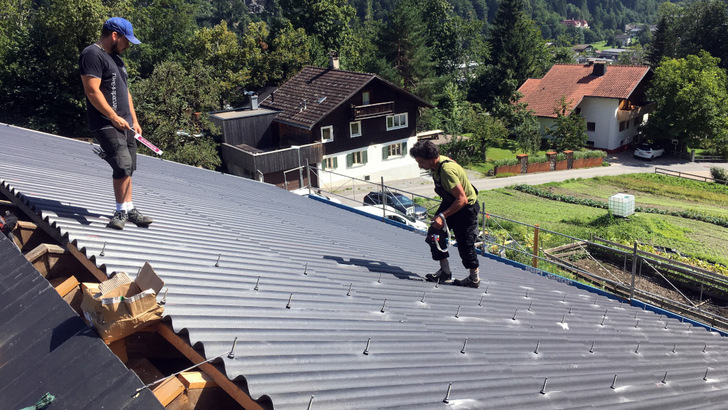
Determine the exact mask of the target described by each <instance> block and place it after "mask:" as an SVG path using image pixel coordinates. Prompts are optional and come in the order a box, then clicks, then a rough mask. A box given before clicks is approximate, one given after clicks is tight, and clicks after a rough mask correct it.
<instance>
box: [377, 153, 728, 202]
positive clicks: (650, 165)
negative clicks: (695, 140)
mask: <svg viewBox="0 0 728 410" xmlns="http://www.w3.org/2000/svg"><path fill="white" fill-rule="evenodd" d="M605 160H606V161H608V162H609V163H610V164H611V165H610V166H608V167H595V168H580V169H571V170H565V171H552V172H541V173H534V174H521V175H515V176H512V177H507V178H494V177H486V178H477V179H471V180H470V181H471V182H472V184H473V185H474V186H475V187H476V188H477V189H478V190H479V191H482V190H489V189H496V188H504V187H507V186H510V185H516V184H529V185H540V184H545V183H547V182H559V181H565V180H567V179H572V178H593V177H597V176H605V175H621V174H633V173H654V172H655V168H656V167H660V168H668V169H670V170H671V171H678V172H684V173H689V174H694V175H698V176H703V177H710V167H711V166H718V167H722V168H728V164H725V163H706V162H689V161H687V160H684V159H680V158H674V157H669V156H665V157H662V158H657V159H654V160H652V161H647V160H640V159H636V158H634V157H633V156H632V151H625V152H621V153H618V154H609V155H607V158H605ZM384 183H385V184H386V185H388V186H390V187H392V188H396V189H399V190H402V191H406V192H409V193H413V194H417V195H422V196H427V197H432V196H434V185H433V183H432V178H430V177H428V176H423V177H420V178H415V179H406V180H399V181H384Z"/></svg>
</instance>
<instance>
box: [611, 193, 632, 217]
mask: <svg viewBox="0 0 728 410" xmlns="http://www.w3.org/2000/svg"><path fill="white" fill-rule="evenodd" d="M609 211H610V212H611V213H612V215H614V216H621V217H623V218H626V217H628V216H630V215H632V214H634V195H629V194H616V195H612V196H610V197H609Z"/></svg>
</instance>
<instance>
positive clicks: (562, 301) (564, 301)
mask: <svg viewBox="0 0 728 410" xmlns="http://www.w3.org/2000/svg"><path fill="white" fill-rule="evenodd" d="M561 303H566V294H564V298H563V299H561Z"/></svg>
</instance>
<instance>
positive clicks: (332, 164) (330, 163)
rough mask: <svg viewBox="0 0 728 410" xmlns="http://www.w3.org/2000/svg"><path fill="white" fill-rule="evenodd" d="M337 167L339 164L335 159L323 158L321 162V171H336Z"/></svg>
mask: <svg viewBox="0 0 728 410" xmlns="http://www.w3.org/2000/svg"><path fill="white" fill-rule="evenodd" d="M338 166H339V164H338V161H337V160H336V157H331V158H324V159H323V161H321V169H336V168H338Z"/></svg>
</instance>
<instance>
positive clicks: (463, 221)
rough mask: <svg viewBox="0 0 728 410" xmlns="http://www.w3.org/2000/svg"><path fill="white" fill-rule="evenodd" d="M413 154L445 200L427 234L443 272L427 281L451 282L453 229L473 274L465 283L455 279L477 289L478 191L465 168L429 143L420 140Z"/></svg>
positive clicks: (457, 283)
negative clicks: (449, 244) (449, 245)
mask: <svg viewBox="0 0 728 410" xmlns="http://www.w3.org/2000/svg"><path fill="white" fill-rule="evenodd" d="M410 155H411V156H412V157H413V158H414V159H415V161H417V165H418V166H419V167H420V168H422V169H426V170H429V171H430V174H431V175H432V179H433V180H434V182H435V193H436V194H437V195H439V196H440V197H441V198H442V203H441V204H440V207H439V208H437V212H436V215H435V217H434V219H433V220H432V225H431V226H430V229H429V230H428V232H427V242H428V243H429V244H430V250H431V252H432V259H433V260H436V261H439V262H440V269H438V270H437V272H435V273H434V274H427V275H425V278H426V279H427V280H428V281H431V282H441V283H442V282H447V281H449V280H451V279H452V272H451V270H450V262H449V261H448V258H449V257H450V253H449V252H448V251H447V237H448V232H446V231H445V229H443V228H445V226H446V225H447V227H448V228H449V229H452V230H453V232H454V233H455V240H456V241H457V245H458V246H457V249H458V253H459V254H460V259H462V262H463V266H465V268H467V269H469V270H470V274H469V275H468V277H466V278H465V279H463V280H458V279H456V280H454V281H453V282H452V283H453V284H454V285H458V286H467V287H471V288H477V287H479V286H480V276H479V271H478V266H479V263H478V253H477V252H476V250H475V241H476V239H477V237H478V210H479V209H478V190H477V189H475V187H474V186H473V185H472V184H471V183H470V180H468V177H467V175H466V174H465V170H464V169H463V167H461V166H460V165H458V164H457V163H456V162H455V161H453V160H452V159H450V158H448V157H446V156H444V155H440V150H439V149H438V147H437V146H436V145H435V144H433V143H432V142H430V141H418V142H417V143H416V144H415V145H414V146H413V147H412V148H411V149H410Z"/></svg>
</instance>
